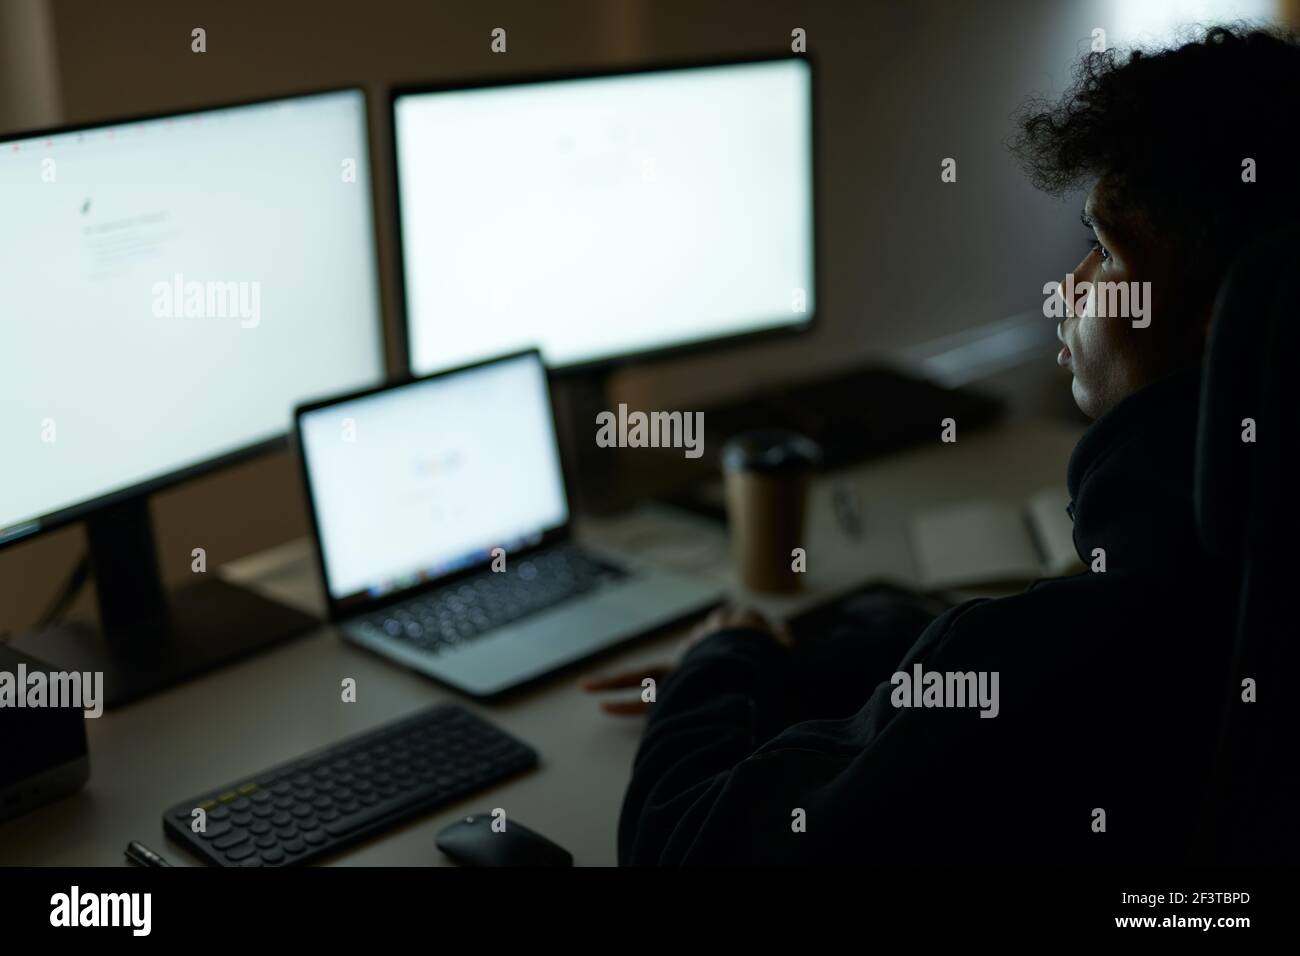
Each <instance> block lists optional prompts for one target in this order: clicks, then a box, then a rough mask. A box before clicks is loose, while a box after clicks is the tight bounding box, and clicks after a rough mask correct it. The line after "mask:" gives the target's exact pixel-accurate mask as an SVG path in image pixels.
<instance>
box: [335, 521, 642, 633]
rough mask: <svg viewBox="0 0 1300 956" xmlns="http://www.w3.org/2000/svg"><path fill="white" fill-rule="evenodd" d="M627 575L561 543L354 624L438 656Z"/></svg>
mask: <svg viewBox="0 0 1300 956" xmlns="http://www.w3.org/2000/svg"><path fill="white" fill-rule="evenodd" d="M626 574H627V572H626V571H624V570H623V569H621V568H619V567H616V566H615V565H613V564H610V563H608V562H606V561H601V560H599V559H597V558H595V557H593V556H592V555H591V554H589V553H588V552H586V551H583V550H582V549H581V548H579V547H577V546H576V545H573V544H560V545H556V546H554V547H551V548H545V549H542V550H540V551H534V552H532V553H531V554H529V555H527V556H526V557H523V558H519V559H516V560H512V559H509V558H507V561H506V570H504V571H495V572H494V571H491V570H485V571H483V572H481V573H479V574H476V575H473V576H471V577H468V578H463V579H462V580H460V581H457V582H456V583H455V584H449V585H447V586H445V587H442V588H438V589H436V590H434V591H429V592H427V593H424V594H420V595H417V596H415V597H412V598H409V599H407V600H405V601H401V602H399V603H397V604H393V605H390V606H389V607H386V608H384V609H383V610H381V611H376V612H374V613H373V614H368V615H365V616H363V617H360V618H358V619H357V622H358V623H360V624H362V625H369V626H370V627H373V628H375V629H377V630H380V631H382V632H383V633H384V634H385V635H387V636H388V637H391V638H394V639H396V640H400V641H406V642H408V643H410V644H411V645H412V646H414V647H418V648H421V649H422V650H425V651H428V652H430V653H435V654H436V653H439V652H442V651H445V650H448V649H451V648H455V647H457V646H459V645H462V644H464V643H465V642H467V641H472V640H474V639H475V638H476V637H479V636H480V635H482V634H484V633H486V632H488V631H490V630H492V629H493V628H496V627H501V626H502V625H504V624H509V623H510V622H511V621H516V620H518V619H519V618H521V617H525V616H527V615H529V614H536V613H537V612H538V611H541V610H544V609H546V608H550V607H554V606H555V605H557V604H560V603H562V602H564V601H567V600H569V599H571V598H574V597H577V596H578V595H580V594H584V593H586V592H587V591H590V590H592V589H593V588H595V587H598V586H600V585H602V584H606V583H608V582H610V581H615V580H617V579H619V578H622V577H625V576H626Z"/></svg>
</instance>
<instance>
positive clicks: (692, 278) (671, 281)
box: [393, 58, 815, 374]
mask: <svg viewBox="0 0 1300 956" xmlns="http://www.w3.org/2000/svg"><path fill="white" fill-rule="evenodd" d="M393 112H394V117H393V125H394V136H395V138H396V153H397V173H398V189H399V198H400V225H401V236H402V263H403V269H404V275H405V290H406V315H407V330H408V344H409V355H410V366H411V370H412V371H413V372H414V373H416V374H423V373H427V372H431V371H435V370H438V369H442V368H447V367H449V366H454V365H457V364H462V363H464V362H468V361H474V360H477V359H481V358H484V357H487V356H491V355H495V354H499V353H503V352H508V351H511V350H515V349H519V348H524V347H528V346H531V345H538V346H540V348H541V349H542V353H543V355H544V357H545V359H546V360H547V362H548V364H549V365H551V366H556V367H575V366H584V365H590V364H598V363H604V362H608V361H610V360H614V359H618V358H622V357H625V356H629V355H633V354H640V353H652V352H658V351H663V350H665V349H670V348H674V347H680V346H685V345H692V344H698V343H701V342H705V341H709V340H714V339H720V338H726V337H731V336H736V335H745V334H750V333H755V332H761V331H767V330H772V329H778V328H788V327H800V326H804V325H806V324H807V323H808V322H809V321H810V320H811V317H812V314H813V309H814V304H815V303H814V294H815V290H814V287H813V286H814V276H813V271H814V270H813V181H812V180H813V168H812V166H813V158H812V89H811V68H810V66H809V64H808V62H807V61H806V60H803V59H799V58H781V59H772V60H758V61H749V62H742V63H729V64H721V65H719V64H715V65H707V66H691V67H681V68H672V69H657V70H649V71H643V72H633V73H620V74H613V75H601V76H585V77H578V78H568V79H554V80H542V81H531V82H524V83H506V84H494V85H490V86H480V87H475V88H451V89H439V90H402V91H398V92H397V93H395V94H394V99H393Z"/></svg>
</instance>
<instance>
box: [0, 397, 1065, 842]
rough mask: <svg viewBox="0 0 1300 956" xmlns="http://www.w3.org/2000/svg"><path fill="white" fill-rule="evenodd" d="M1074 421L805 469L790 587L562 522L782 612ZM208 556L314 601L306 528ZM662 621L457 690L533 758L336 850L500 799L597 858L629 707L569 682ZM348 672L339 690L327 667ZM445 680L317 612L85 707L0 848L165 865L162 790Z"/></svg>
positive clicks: (624, 767) (634, 529)
mask: <svg viewBox="0 0 1300 956" xmlns="http://www.w3.org/2000/svg"><path fill="white" fill-rule="evenodd" d="M1078 435H1079V429H1078V428H1077V427H1074V426H1067V425H1062V424H1053V423H1042V422H1020V423H1016V424H1010V425H1006V426H1003V427H999V428H995V429H990V430H988V431H984V432H979V433H976V434H973V435H971V436H969V437H961V438H960V440H959V441H958V442H956V443H955V444H951V445H943V444H940V443H938V441H936V442H935V443H934V444H933V445H930V446H926V447H923V448H918V449H914V450H912V451H908V452H905V453H902V454H899V455H895V456H891V457H889V458H887V459H882V460H880V461H876V462H872V463H869V464H866V465H863V466H860V467H858V468H854V469H849V470H844V471H840V472H836V473H835V474H833V475H830V476H827V477H826V478H824V479H822V480H820V481H818V482H817V483H816V484H815V485H814V487H813V489H812V494H811V500H810V510H809V525H808V546H807V549H808V577H807V583H808V587H807V588H806V589H805V592H804V593H803V594H801V595H800V596H798V597H795V598H767V597H763V598H760V597H757V596H754V595H747V594H745V593H744V592H743V590H742V589H739V588H737V587H736V586H735V583H734V580H733V579H732V578H731V572H730V568H729V561H728V558H727V548H726V545H727V542H726V536H725V533H724V532H723V531H722V529H720V528H718V527H717V526H715V525H713V524H711V523H709V522H706V521H703V520H701V519H695V518H692V517H688V516H684V515H681V514H679V513H676V512H668V511H665V510H663V509H657V508H654V507H647V508H644V509H639V510H638V511H636V512H634V513H632V514H630V515H626V516H623V517H620V518H616V519H610V520H604V521H600V522H591V521H588V522H582V523H580V525H579V529H578V531H579V535H580V536H589V537H590V538H592V539H594V540H599V541H601V542H602V543H604V544H606V545H609V546H612V547H615V548H620V547H622V548H630V549H636V550H638V551H639V552H641V553H645V554H648V555H650V556H653V557H657V558H660V559H662V560H664V561H666V562H668V563H673V564H678V565H681V566H684V567H690V568H692V569H693V570H694V571H695V573H699V574H705V575H708V576H711V577H714V578H716V579H717V580H719V581H723V582H725V583H726V584H727V585H728V587H729V588H730V590H731V593H733V594H735V595H736V597H737V599H739V600H745V601H748V602H749V603H751V604H754V605H756V606H758V607H759V608H761V609H763V610H765V611H767V612H769V613H772V614H778V615H780V614H790V613H793V612H795V611H798V610H799V609H801V608H802V607H805V606H807V605H809V604H812V603H817V602H819V601H823V600H826V599H827V598H829V597H832V596H834V595H835V594H837V593H841V592H843V591H846V590H850V589H852V588H853V587H855V586H857V585H859V584H861V583H863V582H866V581H868V580H871V579H874V578H881V577H886V578H890V579H892V580H894V581H896V582H899V583H902V584H909V583H911V582H912V581H913V579H914V571H913V568H912V558H911V551H910V547H909V544H908V521H909V519H910V516H911V515H912V514H913V513H914V512H915V511H916V510H917V509H919V508H923V507H929V506H932V505H937V504H943V503H948V502H956V501H961V500H964V499H968V498H972V497H988V496H990V495H999V496H1006V497H1018V498H1023V497H1025V496H1026V495H1028V494H1030V493H1032V492H1033V491H1036V490H1038V489H1040V488H1042V487H1044V486H1047V485H1050V484H1052V483H1053V482H1064V480H1065V465H1066V461H1067V459H1068V456H1069V453H1070V450H1071V449H1072V448H1073V446H1074V443H1075V441H1076V440H1077V439H1078ZM842 487H852V488H853V489H855V490H856V492H857V494H858V496H859V500H860V501H861V503H862V517H863V521H862V535H861V537H859V538H858V539H856V540H855V539H852V538H850V537H848V536H847V535H846V534H845V532H844V531H843V530H841V529H840V527H839V525H838V523H837V522H836V520H835V518H834V514H833V509H832V506H831V498H832V495H833V494H834V492H835V490H836V489H839V488H842ZM222 573H224V574H226V575H227V576H229V577H231V578H234V579H236V580H240V581H243V582H247V583H249V584H250V585H253V586H256V587H258V588H260V589H262V590H264V591H265V592H266V593H269V594H271V595H273V596H275V597H277V598H280V599H282V600H285V601H287V602H289V603H292V604H296V605H298V606H302V607H305V608H307V609H310V610H312V611H315V612H316V613H321V612H322V607H323V605H322V601H321V595H320V585H319V581H318V580H317V576H316V572H315V567H314V564H313V563H312V559H311V551H310V546H309V544H308V542H307V541H305V540H302V541H296V542H291V543H289V544H287V545H284V546H282V547H279V548H275V549H273V550H272V551H269V552H265V553H263V554H260V555H256V556H254V557H252V558H248V559H244V560H242V561H240V562H236V563H235V564H233V565H230V566H227V567H226V568H224V569H223V571H222ZM681 637H682V633H681V631H680V630H678V631H675V632H672V633H666V634H661V635H657V636H655V637H654V638H651V639H647V640H644V641H640V642H636V643H634V644H631V645H629V646H628V647H627V648H625V649H621V650H618V651H615V652H613V653H611V654H609V655H606V656H604V657H602V658H600V659H599V660H597V661H588V662H585V663H584V664H582V665H580V666H579V668H578V669H576V670H574V671H569V672H566V673H564V674H561V675H558V676H556V677H554V678H552V679H550V680H548V681H545V682H543V683H542V684H541V685H540V686H538V687H536V688H532V689H528V690H526V691H524V692H522V693H519V694H517V695H514V696H510V697H508V698H507V699H506V700H504V701H503V702H500V703H492V704H489V705H481V704H478V703H471V704H470V706H471V707H473V708H475V709H476V710H478V711H480V712H482V713H483V714H485V715H486V716H487V717H488V718H489V719H491V720H493V721H495V722H496V723H497V724H499V725H500V726H502V727H504V728H505V729H506V730H508V731H510V732H511V733H513V734H515V735H516V736H518V737H519V738H521V739H522V740H525V741H527V742H528V743H530V744H532V745H533V746H534V747H535V748H536V749H537V750H538V752H539V753H540V754H541V766H540V767H539V769H537V770H535V771H533V772H531V773H529V774H527V775H525V776H523V777H520V778H517V779H515V780H513V781H511V782H509V783H506V784H504V785H502V786H500V787H497V788H495V789H493V790H491V791H488V792H485V793H484V794H482V795H481V796H478V797H473V798H471V799H469V800H466V801H464V802H463V803H461V804H456V805H453V806H451V807H449V808H447V809H444V810H441V811H439V812H436V813H433V814H429V815H427V816H425V817H422V818H420V819H418V820H416V821H414V822H411V823H408V824H406V825H405V826H403V827H400V828H398V829H396V830H391V831H388V832H387V833H384V834H381V835H380V836H378V837H375V838H372V839H371V840H369V841H367V842H365V843H363V844H360V845H359V846H357V847H355V848H353V849H351V850H349V851H346V852H344V853H342V854H340V855H338V856H337V857H335V858H333V859H332V862H334V863H336V864H339V865H356V866H380V865H382V866H428V865H431V864H445V863H447V862H448V861H447V860H446V859H445V858H444V857H443V856H442V854H441V853H439V852H438V851H437V849H436V848H435V847H434V842H433V840H434V835H435V834H436V833H437V832H438V831H439V830H440V829H442V828H443V827H444V826H446V825H447V824H448V823H450V822H452V821H453V820H454V819H456V818H457V817H459V816H461V815H462V814H464V813H466V812H469V811H481V810H491V809H493V808H495V807H501V808H503V809H505V811H506V813H507V815H508V817H510V818H517V819H518V820H519V821H520V822H521V823H524V824H525V825H527V826H530V827H532V828H534V829H536V830H538V831H539V832H541V833H543V834H545V835H546V836H548V837H550V838H551V839H553V840H555V841H556V842H557V843H559V844H560V845H561V846H563V847H565V848H566V849H568V850H570V851H571V852H572V853H573V855H574V858H575V860H576V862H577V863H578V864H579V865H612V864H613V863H614V862H615V852H616V846H615V834H616V830H617V825H618V813H619V806H620V803H621V800H622V795H623V790H624V788H625V786H626V784H627V779H628V773H629V769H630V767H631V762H632V758H633V755H634V753H635V750H636V745H637V741H638V739H639V736H640V729H641V727H640V721H639V720H635V719H627V718H615V717H608V716H605V715H604V714H602V713H600V712H599V711H598V710H597V708H596V705H595V702H594V701H593V700H592V698H591V697H590V696H588V695H586V694H584V693H583V692H582V691H580V690H579V689H578V687H577V681H578V680H579V679H580V678H582V677H584V676H588V675H591V674H596V673H601V672H605V671H608V670H613V669H625V668H635V667H638V666H641V665H648V664H650V663H653V662H656V661H660V660H663V659H664V657H665V656H666V655H667V654H668V653H669V652H671V651H672V650H673V649H674V648H675V647H676V645H677V643H678V642H679V641H680V640H681ZM344 677H352V678H355V679H356V682H357V701H356V703H351V704H344V703H342V702H341V700H340V681H342V679H343V678H344ZM455 699H460V695H458V694H456V693H455V692H453V691H450V690H447V689H446V688H443V687H441V686H440V685H438V684H435V683H434V682H432V681H430V680H428V679H426V678H424V677H421V676H418V675H416V674H413V673H409V672H407V671H403V670H401V669H399V668H398V667H396V666H395V665H393V664H390V663H388V662H387V661H386V660H384V659H382V658H380V657H376V656H374V655H371V654H369V653H367V652H365V651H362V650H360V649H359V648H357V647H355V646H353V645H351V644H348V643H345V642H344V641H343V640H342V639H341V638H340V637H339V636H338V634H337V633H336V632H335V631H334V630H333V629H332V628H330V627H328V626H322V627H321V628H319V629H318V630H316V631H314V632H312V633H310V634H308V635H307V636H305V637H303V638H301V639H298V640H295V641H293V642H291V643H288V644H285V645H283V646H281V647H279V648H276V649H274V650H271V651H268V652H266V653H264V654H261V655H258V656H257V657H254V658H251V659H249V660H246V661H244V662H242V663H239V664H236V665H235V666H233V667H228V668H226V669H224V670H221V671H217V672H214V673H212V674H209V675H207V676H204V677H202V678H200V679H198V680H196V681H192V682H191V683H188V684H185V685H183V686H180V687H176V688H173V689H171V690H169V691H167V692H165V693H162V694H159V695H157V696H155V697H152V698H148V699H146V700H143V701H140V702H138V703H136V704H133V705H131V706H129V707H126V708H124V709H122V710H120V711H110V712H107V713H105V715H104V716H103V717H101V718H100V719H98V720H90V721H87V728H88V735H89V740H90V759H91V776H90V782H89V783H88V784H87V785H86V788H85V789H84V790H82V791H81V792H80V793H78V794H77V795H75V796H73V797H70V798H68V799H66V800H62V801H60V802H58V803H55V804H53V805H51V806H48V807H44V808H42V809H40V810H37V811H35V812H33V813H29V814H27V815H25V816H23V817H19V818H18V819H16V820H12V821H10V822H9V823H7V824H4V825H3V826H0V864H6V865H13V864H26V865H42V864H43V865H61V866H86V865H97V866H103V865H107V866H115V865H122V864H123V858H122V850H123V848H124V847H125V846H126V843H127V841H129V840H132V839H137V840H140V841H142V842H144V843H145V844H146V845H148V846H150V847H152V848H153V849H155V850H158V851H159V852H161V853H162V854H163V855H164V856H165V857H167V858H168V859H169V860H171V861H172V862H173V863H174V864H176V865H185V864H192V863H194V860H193V858H191V857H190V856H189V855H188V854H187V853H186V852H185V851H184V850H182V849H181V848H179V847H178V846H176V845H175V844H173V843H171V842H169V841H168V840H166V838H165V837H164V836H163V830H162V811H163V809H164V808H165V807H167V806H169V805H171V804H172V803H175V802H176V801H178V800H182V799H185V798H186V797H189V796H192V795H194V794H198V793H202V792H204V791H205V790H208V789H211V788H212V787H215V786H218V785H221V784H225V783H229V782H231V781H233V780H235V779H237V778H238V777H240V776H242V775H246V774H248V773H251V772H254V771H257V770H259V769H261V768H263V767H267V766H271V765H273V764H277V763H281V762H283V761H286V760H290V759H292V758H295V757H298V756H300V755H301V754H303V753H304V752H306V751H308V750H312V749H315V748H317V747H321V746H324V745H326V744H329V743H332V742H334V741H337V740H339V739H340V738H343V737H346V736H348V735H350V734H353V733H357V732H359V731H362V730H367V729H370V728H373V727H375V726H377V725H379V724H382V723H384V722H386V721H389V720H392V719H394V718H397V717H401V716H403V715H405V714H409V713H411V712H413V711H416V710H419V709H421V708H423V707H425V706H428V705H429V704H432V703H435V702H437V701H441V700H455Z"/></svg>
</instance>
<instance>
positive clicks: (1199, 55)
mask: <svg viewBox="0 0 1300 956" xmlns="http://www.w3.org/2000/svg"><path fill="white" fill-rule="evenodd" d="M1017 119H1018V125H1019V134H1018V135H1017V136H1016V137H1015V139H1014V140H1013V141H1012V143H1011V144H1010V145H1011V148H1012V150H1013V151H1014V152H1015V154H1016V155H1017V156H1018V158H1019V159H1020V160H1021V162H1022V164H1023V165H1024V167H1025V169H1026V171H1027V173H1028V174H1029V177H1030V179H1031V180H1032V181H1033V183H1034V184H1035V185H1036V186H1038V187H1039V188H1040V189H1044V190H1046V191H1048V192H1051V193H1055V194H1060V193H1062V192H1065V191H1066V190H1069V189H1072V188H1075V187H1078V186H1081V185H1084V184H1085V183H1088V182H1090V181H1093V180H1097V179H1100V178H1102V177H1106V179H1107V185H1108V187H1110V186H1111V185H1112V184H1113V189H1109V190H1108V194H1107V196H1108V200H1109V201H1111V202H1118V203H1120V204H1124V205H1129V206H1132V207H1135V208H1137V209H1140V210H1141V211H1142V212H1144V213H1145V214H1146V216H1147V219H1148V221H1149V222H1150V223H1151V224H1152V226H1153V227H1154V228H1155V229H1156V230H1157V232H1158V233H1159V234H1161V235H1163V236H1168V237H1169V239H1170V240H1171V241H1172V242H1173V243H1174V247H1175V249H1176V250H1178V254H1179V257H1180V262H1181V264H1182V267H1183V268H1184V269H1185V270H1186V271H1187V272H1188V273H1189V275H1191V274H1195V275H1196V276H1198V277H1199V279H1200V280H1201V281H1203V282H1206V283H1207V284H1208V283H1213V284H1215V285H1217V282H1218V279H1219V277H1220V276H1221V274H1222V271H1223V270H1224V269H1225V268H1226V267H1227V265H1228V264H1229V262H1230V260H1231V257H1232V255H1233V254H1234V253H1235V252H1236V251H1237V250H1238V249H1240V248H1241V247H1242V246H1243V245H1245V244H1246V243H1248V242H1249V241H1250V240H1251V239H1252V238H1253V237H1254V236H1256V235H1258V234H1259V233H1261V232H1263V231H1266V230H1268V229H1269V228H1271V227H1272V226H1275V225H1277V224H1280V223H1282V222H1285V221H1296V220H1300V186H1298V184H1297V181H1296V174H1297V161H1300V138H1298V137H1297V123H1300V44H1298V43H1297V40H1296V37H1295V36H1294V35H1293V34H1289V33H1285V32H1282V31H1279V30H1263V29H1252V28H1250V27H1247V26H1243V25H1238V26H1219V27H1214V28H1211V29H1208V30H1205V31H1202V32H1201V33H1200V35H1199V37H1198V38H1197V39H1196V40H1194V41H1193V42H1189V43H1186V44H1183V45H1181V46H1177V47H1173V48H1170V49H1166V50H1160V51H1154V52H1152V51H1141V50H1139V51H1134V52H1131V53H1119V52H1116V51H1114V50H1107V51H1105V52H1092V53H1088V54H1086V55H1085V56H1084V57H1083V58H1082V59H1081V60H1080V62H1079V63H1078V65H1077V67H1076V69H1075V74H1074V82H1073V84H1072V86H1071V87H1070V89H1069V90H1068V91H1067V93H1066V94H1065V96H1064V97H1063V98H1062V99H1061V100H1060V101H1059V102H1057V103H1051V102H1045V101H1043V100H1033V101H1030V102H1029V103H1027V104H1026V105H1025V107H1024V108H1023V109H1022V111H1021V113H1020V115H1019V116H1018V117H1017ZM1247 158H1250V159H1253V160H1254V161H1255V163H1256V176H1257V181H1256V182H1251V183H1247V182H1243V180H1242V172H1243V161H1244V160H1245V159H1247Z"/></svg>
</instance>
